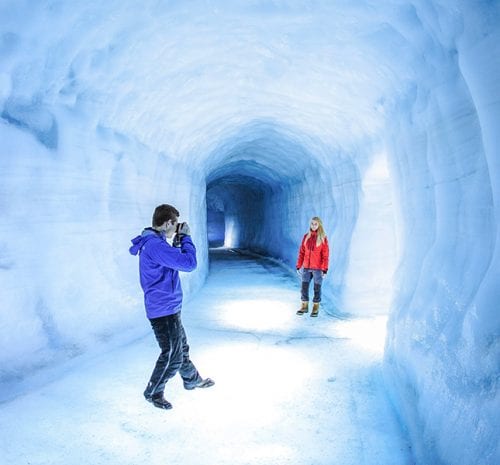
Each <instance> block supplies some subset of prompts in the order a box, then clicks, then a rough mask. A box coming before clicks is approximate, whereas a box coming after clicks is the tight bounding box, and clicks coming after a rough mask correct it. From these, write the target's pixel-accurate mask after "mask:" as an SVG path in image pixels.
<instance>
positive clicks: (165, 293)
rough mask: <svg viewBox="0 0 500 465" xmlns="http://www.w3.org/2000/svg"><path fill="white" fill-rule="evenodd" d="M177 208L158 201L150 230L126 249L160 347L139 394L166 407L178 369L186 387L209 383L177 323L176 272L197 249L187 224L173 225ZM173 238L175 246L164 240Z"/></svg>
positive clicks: (191, 263)
mask: <svg viewBox="0 0 500 465" xmlns="http://www.w3.org/2000/svg"><path fill="white" fill-rule="evenodd" d="M178 218H179V212H178V211H177V209H176V208H175V207H173V206H172V205H166V204H164V205H159V206H158V207H156V209H155V211H154V214H153V224H152V227H151V228H146V229H144V230H143V231H142V234H141V235H140V236H137V237H135V238H134V239H132V244H133V245H132V247H130V249H129V251H130V253H131V254H132V255H137V254H139V272H140V281H141V286H142V289H143V291H144V305H145V307H146V315H147V317H148V319H149V321H150V322H151V326H152V328H153V331H154V334H155V336H156V340H157V341H158V344H159V346H160V349H161V353H160V356H159V357H158V360H157V362H156V365H155V367H154V370H153V373H152V374H151V379H150V380H149V383H148V385H147V387H146V390H145V391H144V397H145V398H146V400H147V401H148V402H151V403H152V404H153V405H154V406H155V407H158V408H162V409H171V408H172V404H171V403H170V402H168V401H167V400H166V399H165V398H164V397H163V391H164V389H165V384H166V383H167V381H168V380H169V379H170V378H172V377H173V376H174V375H175V374H176V373H177V372H179V374H180V375H181V377H182V380H183V382H184V388H185V389H194V388H207V387H210V386H213V385H214V382H213V381H212V380H211V379H210V378H206V379H203V378H202V377H201V376H200V374H199V373H198V370H197V369H196V367H195V366H194V365H193V363H192V362H191V360H190V359H189V346H188V344H187V339H186V333H185V331H184V327H183V326H182V321H181V308H182V288H181V282H180V280H179V271H193V270H194V269H195V268H196V249H195V247H194V244H193V242H192V241H191V237H190V230H189V226H188V225H187V223H181V224H179V223H178ZM174 235H175V238H174V242H173V243H174V246H171V245H170V244H169V243H168V242H167V241H166V239H167V238H168V239H171V238H172V237H173V236H174Z"/></svg>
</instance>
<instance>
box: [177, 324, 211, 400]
mask: <svg viewBox="0 0 500 465" xmlns="http://www.w3.org/2000/svg"><path fill="white" fill-rule="evenodd" d="M179 323H180V327H181V334H182V336H181V338H182V365H181V367H180V368H179V374H180V375H181V378H182V381H183V383H184V388H185V389H188V390H191V389H194V388H206V387H210V386H213V385H214V384H215V383H214V382H213V381H212V380H211V379H210V378H206V379H203V378H202V377H201V376H200V374H199V373H198V370H197V369H196V367H195V366H194V363H193V362H192V361H191V359H190V358H189V344H188V342H187V337H186V331H185V330H184V326H183V324H182V321H181V318H180V314H179Z"/></svg>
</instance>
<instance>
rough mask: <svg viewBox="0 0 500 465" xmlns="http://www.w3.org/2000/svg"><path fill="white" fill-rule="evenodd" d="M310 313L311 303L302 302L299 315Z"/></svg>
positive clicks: (298, 311)
mask: <svg viewBox="0 0 500 465" xmlns="http://www.w3.org/2000/svg"><path fill="white" fill-rule="evenodd" d="M308 311H309V302H302V306H301V307H300V309H299V310H297V315H303V314H304V313H307V312H308Z"/></svg>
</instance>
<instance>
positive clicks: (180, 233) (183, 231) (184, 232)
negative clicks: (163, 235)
mask: <svg viewBox="0 0 500 465" xmlns="http://www.w3.org/2000/svg"><path fill="white" fill-rule="evenodd" d="M190 234H191V231H190V230H189V226H188V224H187V223H179V224H178V225H177V234H176V235H175V236H174V241H173V243H172V245H173V246H174V247H180V246H181V239H182V238H183V237H184V236H189V235H190Z"/></svg>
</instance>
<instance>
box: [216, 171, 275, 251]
mask: <svg viewBox="0 0 500 465" xmlns="http://www.w3.org/2000/svg"><path fill="white" fill-rule="evenodd" d="M281 191H282V184H281V183H280V181H279V176H278V175H277V174H276V173H271V174H269V169H266V167H264V166H262V165H260V164H259V163H255V162H236V163H233V164H229V165H226V166H225V167H224V168H222V169H220V170H217V172H216V173H214V177H213V179H211V180H210V182H209V183H208V185H207V234H208V245H209V247H217V246H225V247H238V248H248V249H251V250H253V251H255V252H262V253H266V252H267V250H266V241H265V240H264V239H265V238H263V237H262V236H263V227H264V225H265V221H266V217H267V215H266V208H267V206H269V205H272V202H273V200H272V199H273V197H274V196H276V195H278V194H279V193H280V192H281ZM268 220H269V218H268ZM276 228H277V229H280V225H279V224H277V225H276Z"/></svg>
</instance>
